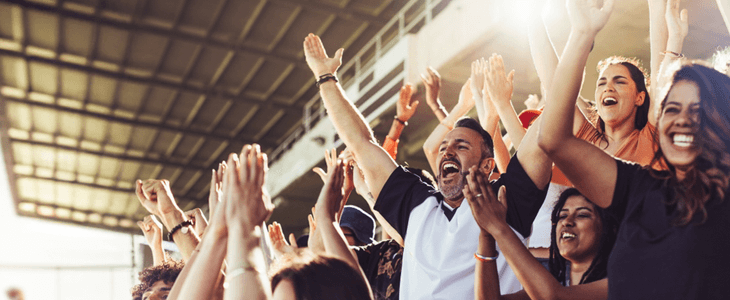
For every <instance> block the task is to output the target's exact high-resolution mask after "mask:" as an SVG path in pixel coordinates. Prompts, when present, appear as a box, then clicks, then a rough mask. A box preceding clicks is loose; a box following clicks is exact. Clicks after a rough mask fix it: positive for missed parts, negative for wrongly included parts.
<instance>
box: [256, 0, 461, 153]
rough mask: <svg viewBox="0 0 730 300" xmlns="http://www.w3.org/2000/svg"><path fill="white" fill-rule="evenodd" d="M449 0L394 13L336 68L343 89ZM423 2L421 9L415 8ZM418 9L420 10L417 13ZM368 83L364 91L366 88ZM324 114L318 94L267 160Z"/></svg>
mask: <svg viewBox="0 0 730 300" xmlns="http://www.w3.org/2000/svg"><path fill="white" fill-rule="evenodd" d="M451 1H452V0H410V1H408V3H406V5H404V6H403V8H401V10H399V11H398V13H396V15H395V16H393V18H392V19H391V20H390V21H388V23H386V24H385V26H383V28H382V29H381V30H380V31H378V33H376V34H375V36H374V37H373V38H372V39H371V40H370V41H369V42H368V43H367V44H365V46H363V47H362V49H360V51H358V52H357V53H356V54H355V56H353V57H352V59H350V60H349V61H348V63H347V64H345V65H344V66H342V67H341V68H340V69H339V71H338V72H339V74H340V81H341V82H342V86H343V87H344V88H345V89H347V88H348V87H350V86H351V85H352V84H354V83H359V82H361V81H362V80H363V79H364V78H365V77H367V75H368V74H370V73H371V71H372V69H373V67H374V64H375V62H376V61H377V60H378V59H380V58H381V57H382V56H383V54H384V53H386V52H387V51H388V50H389V49H390V48H391V47H393V45H395V44H396V43H398V42H399V41H400V40H401V39H402V38H403V36H405V35H406V34H408V33H416V32H418V30H420V29H421V28H422V27H423V26H424V25H426V24H428V23H430V22H431V20H432V18H433V17H435V16H436V15H437V14H438V13H439V12H441V11H442V10H443V8H444V7H446V5H448V4H449V3H450V2H451ZM418 3H424V5H423V6H416V4H418ZM419 9H420V11H419ZM413 10H416V11H415V12H414V11H413ZM367 86H370V84H367V85H366V86H365V87H363V88H367ZM325 116H326V112H325V109H324V106H323V105H322V104H321V101H320V95H319V93H317V94H316V95H314V97H312V99H310V100H309V101H308V102H307V104H305V105H304V116H303V118H302V124H301V125H299V127H298V128H297V129H296V130H295V131H294V132H293V133H292V134H290V135H289V136H288V137H287V138H286V139H285V140H284V142H282V143H281V144H280V145H279V146H278V147H277V148H276V149H274V151H273V152H272V153H271V155H270V161H272V162H273V161H276V160H277V159H279V158H280V157H281V155H283V154H284V153H285V152H286V151H287V150H289V149H290V148H291V146H292V145H293V144H294V143H296V142H297V141H298V140H299V139H300V138H301V137H302V136H304V135H305V134H306V133H307V132H309V131H310V130H311V129H312V127H313V126H314V125H316V124H317V123H318V122H319V121H320V120H322V119H324V117H325Z"/></svg>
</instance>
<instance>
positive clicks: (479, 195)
mask: <svg viewBox="0 0 730 300" xmlns="http://www.w3.org/2000/svg"><path fill="white" fill-rule="evenodd" d="M481 196H482V194H476V195H475V196H474V197H477V198H479V197H481Z"/></svg>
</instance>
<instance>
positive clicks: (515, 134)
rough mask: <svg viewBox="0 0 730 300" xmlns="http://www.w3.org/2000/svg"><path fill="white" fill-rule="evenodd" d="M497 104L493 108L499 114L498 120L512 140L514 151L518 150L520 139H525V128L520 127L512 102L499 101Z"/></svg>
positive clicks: (520, 123)
mask: <svg viewBox="0 0 730 300" xmlns="http://www.w3.org/2000/svg"><path fill="white" fill-rule="evenodd" d="M498 103H499V104H497V105H495V106H496V107H497V112H499V118H500V119H501V120H502V124H504V128H505V129H506V130H507V134H509V137H510V139H511V140H512V145H514V147H515V149H518V148H519V147H520V143H522V138H523V137H525V128H524V127H522V122H520V118H519V117H518V116H517V113H516V112H515V108H514V106H512V101H506V102H504V101H501V102H498Z"/></svg>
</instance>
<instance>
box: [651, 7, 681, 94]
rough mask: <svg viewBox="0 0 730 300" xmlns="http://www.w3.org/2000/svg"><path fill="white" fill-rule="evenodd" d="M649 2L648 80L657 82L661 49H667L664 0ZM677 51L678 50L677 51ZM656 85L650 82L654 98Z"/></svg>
mask: <svg viewBox="0 0 730 300" xmlns="http://www.w3.org/2000/svg"><path fill="white" fill-rule="evenodd" d="M647 2H648V3H649V50H650V59H651V63H650V70H649V71H650V78H651V79H650V81H651V83H655V82H657V76H659V71H660V66H661V63H662V60H663V58H664V57H663V56H662V54H661V53H662V51H664V50H668V49H667V37H668V31H667V20H666V18H665V17H664V11H665V8H666V3H667V1H666V0H648V1H647ZM677 53H679V52H677ZM655 95H656V85H655V84H652V87H651V93H650V96H651V98H652V99H655V98H654V96H655Z"/></svg>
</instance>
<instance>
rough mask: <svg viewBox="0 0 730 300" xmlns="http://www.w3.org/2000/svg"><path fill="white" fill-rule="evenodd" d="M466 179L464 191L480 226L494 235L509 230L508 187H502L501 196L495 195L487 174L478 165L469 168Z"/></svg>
mask: <svg viewBox="0 0 730 300" xmlns="http://www.w3.org/2000/svg"><path fill="white" fill-rule="evenodd" d="M466 179H467V184H466V185H464V189H463V191H462V192H463V193H464V197H465V198H466V200H467V201H469V206H471V213H472V214H473V215H474V219H475V220H476V221H477V224H478V225H479V227H480V228H481V229H482V230H483V231H486V232H488V233H490V234H492V235H497V234H499V233H500V232H502V231H504V230H509V225H507V194H506V188H505V187H504V186H502V187H500V189H499V197H498V196H497V195H495V193H494V191H493V190H492V186H491V184H489V181H488V178H487V176H486V175H485V174H483V173H482V172H479V170H478V169H477V167H476V166H473V167H472V168H471V169H470V170H469V174H468V175H467V176H466Z"/></svg>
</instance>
